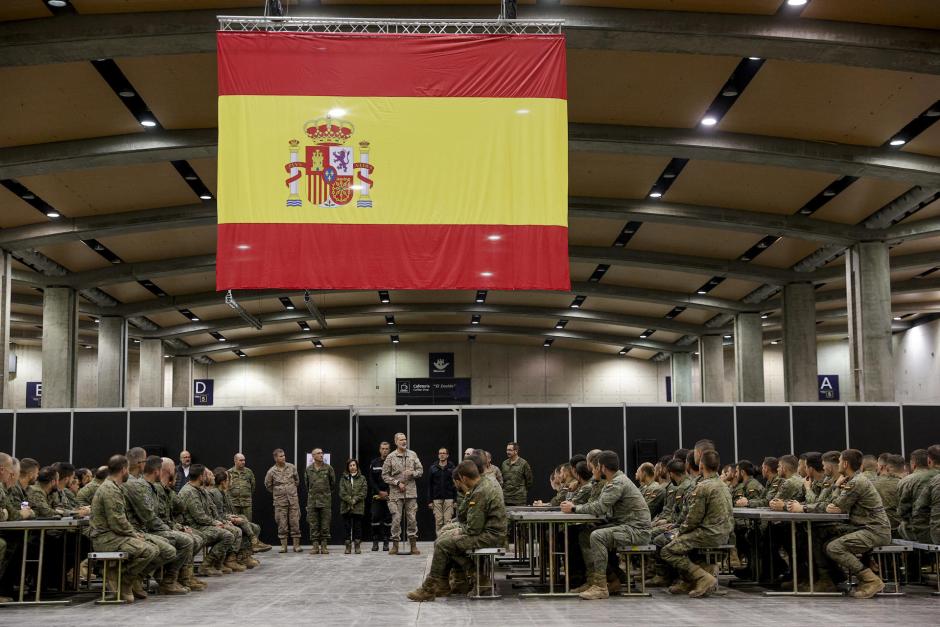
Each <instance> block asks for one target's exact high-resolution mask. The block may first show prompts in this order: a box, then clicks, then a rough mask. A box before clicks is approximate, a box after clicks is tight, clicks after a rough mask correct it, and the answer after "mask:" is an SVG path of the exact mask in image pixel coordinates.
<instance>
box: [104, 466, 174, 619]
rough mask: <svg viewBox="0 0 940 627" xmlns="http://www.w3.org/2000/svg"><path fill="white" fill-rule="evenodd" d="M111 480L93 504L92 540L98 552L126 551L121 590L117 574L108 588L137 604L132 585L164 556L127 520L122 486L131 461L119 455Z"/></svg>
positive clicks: (111, 576) (110, 574)
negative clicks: (159, 557)
mask: <svg viewBox="0 0 940 627" xmlns="http://www.w3.org/2000/svg"><path fill="white" fill-rule="evenodd" d="M108 473H109V475H108V478H107V479H105V480H104V481H103V482H102V483H101V487H99V488H98V491H97V492H95V498H94V499H93V500H92V502H91V525H90V526H91V531H90V532H89V534H88V535H89V537H90V538H91V542H92V546H93V547H94V549H95V550H96V551H106V552H109V551H124V552H126V553H127V561H126V562H124V566H123V569H124V578H123V579H122V580H121V589H120V590H118V589H117V573H116V572H115V571H114V570H113V569H112V570H109V571H108V581H107V582H106V585H108V586H109V587H110V588H111V589H112V590H115V591H116V592H117V594H118V595H119V596H120V597H121V598H122V599H123V600H124V601H125V602H127V603H133V602H134V592H133V589H132V587H131V582H132V581H133V580H135V579H138V578H139V577H140V576H141V575H142V574H143V573H145V572H148V571H149V570H150V569H151V568H152V566H153V563H154V561H155V560H156V559H157V557H158V555H159V554H160V550H159V549H157V547H156V546H154V545H153V544H152V543H150V542H148V541H147V540H146V539H145V538H144V535H143V534H142V533H140V532H138V531H136V530H135V529H134V527H133V526H132V525H131V523H130V522H129V521H128V520H127V513H126V502H125V500H124V491H123V490H121V485H122V484H123V483H124V480H125V479H126V478H127V476H128V472H127V458H126V457H124V456H123V455H115V456H113V457H112V458H111V459H109V460H108Z"/></svg>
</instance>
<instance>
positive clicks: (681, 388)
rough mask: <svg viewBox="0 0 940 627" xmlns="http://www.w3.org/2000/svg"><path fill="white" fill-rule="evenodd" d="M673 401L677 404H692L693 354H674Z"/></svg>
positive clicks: (693, 399)
mask: <svg viewBox="0 0 940 627" xmlns="http://www.w3.org/2000/svg"><path fill="white" fill-rule="evenodd" d="M672 400H673V402H676V403H691V402H694V401H696V400H698V399H695V398H692V353H673V354H672Z"/></svg>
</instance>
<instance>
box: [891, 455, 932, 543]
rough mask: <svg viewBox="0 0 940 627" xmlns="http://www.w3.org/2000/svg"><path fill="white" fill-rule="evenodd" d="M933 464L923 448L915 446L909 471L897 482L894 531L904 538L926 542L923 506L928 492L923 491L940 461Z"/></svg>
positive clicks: (927, 519)
mask: <svg viewBox="0 0 940 627" xmlns="http://www.w3.org/2000/svg"><path fill="white" fill-rule="evenodd" d="M931 448H932V447H931ZM938 453H940V448H938ZM938 457H940V454H938ZM938 462H940V460H938ZM935 464H937V465H936V466H935V465H934V464H931V463H930V455H929V454H928V452H927V451H926V450H924V449H917V450H916V451H914V452H913V453H911V474H909V475H908V476H906V477H904V478H903V479H901V481H899V482H898V519H899V521H900V522H899V523H898V533H899V534H900V535H901V537H902V538H904V539H905V540H912V541H914V542H927V541H929V539H930V511H929V509H925V505H927V504H929V498H930V496H929V494H926V495H925V493H927V486H928V485H930V481H931V480H932V479H933V478H934V477H935V476H936V475H937V474H938V473H940V463H937V462H935ZM918 503H919V505H918ZM928 507H929V506H928Z"/></svg>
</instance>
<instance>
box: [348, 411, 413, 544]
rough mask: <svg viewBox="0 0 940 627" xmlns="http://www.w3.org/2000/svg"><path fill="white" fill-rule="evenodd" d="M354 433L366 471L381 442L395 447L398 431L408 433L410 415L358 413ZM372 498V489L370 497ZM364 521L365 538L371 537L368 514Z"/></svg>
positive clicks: (377, 453) (359, 455)
mask: <svg viewBox="0 0 940 627" xmlns="http://www.w3.org/2000/svg"><path fill="white" fill-rule="evenodd" d="M353 428H354V434H355V437H356V451H357V453H356V457H357V458H358V459H361V460H363V466H364V468H365V469H366V472H368V471H369V462H371V461H372V459H373V458H376V457H378V455H379V444H380V443H382V442H388V443H389V445H390V447H391V448H392V449H394V448H395V442H394V436H395V434H396V433H399V432H401V433H405V434H407V433H408V416H407V415H405V414H394V413H391V414H358V415H357V416H356V417H355V421H354V425H353ZM368 498H370V499H371V498H372V491H371V490H370V491H369V497H368ZM366 518H367V519H366V520H365V521H363V526H364V527H366V528H364V529H363V530H362V536H363V539H371V527H369V520H368V516H367V517H366Z"/></svg>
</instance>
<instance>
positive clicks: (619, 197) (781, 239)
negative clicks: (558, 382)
mask: <svg viewBox="0 0 940 627" xmlns="http://www.w3.org/2000/svg"><path fill="white" fill-rule="evenodd" d="M261 4H262V3H261V0H126V1H122V2H113V1H110V0H72V2H71V7H69V8H68V9H67V10H64V11H52V10H50V9H48V8H47V7H46V6H45V4H44V3H43V2H41V1H40V0H7V1H5V2H3V3H0V84H2V85H4V95H3V97H0V118H2V119H3V120H4V124H3V126H2V128H0V180H2V181H4V185H5V186H4V187H0V247H2V248H6V249H8V250H10V251H12V252H13V253H14V258H15V259H17V260H18V261H16V262H14V268H15V270H16V278H17V279H18V282H17V284H16V289H15V293H14V299H13V300H14V312H16V313H17V315H18V316H21V318H20V319H19V321H15V322H14V325H13V335H14V337H19V338H20V340H19V341H23V342H30V343H31V342H35V341H36V340H35V336H36V333H37V332H38V331H39V328H41V294H40V293H39V291H37V288H41V287H42V286H43V285H47V284H50V281H52V279H51V278H50V276H49V274H50V272H49V271H48V270H46V271H44V272H45V276H44V275H43V274H42V273H40V272H37V270H36V269H35V268H36V267H37V266H36V263H35V262H36V260H37V259H39V260H40V261H42V260H43V259H45V260H48V262H49V264H57V265H50V266H49V267H54V268H57V269H56V271H55V272H53V273H52V274H54V275H56V276H55V279H54V282H55V284H57V285H58V284H68V285H74V286H76V287H78V288H81V289H96V290H97V291H98V293H99V294H100V296H99V297H97V300H96V302H90V301H87V300H83V302H82V312H83V320H84V322H85V325H84V326H83V328H82V333H83V334H84V335H83V338H82V340H83V343H87V344H88V345H93V343H94V326H93V323H92V318H94V317H98V316H102V315H109V314H111V315H124V316H129V317H130V316H135V317H138V318H141V317H145V318H146V319H147V320H149V323H152V324H146V325H144V326H146V327H147V329H146V330H145V329H144V328H141V327H137V328H134V329H132V334H133V335H135V336H136V337H163V338H173V339H174V340H175V346H176V348H174V349H173V350H172V351H169V352H174V353H178V354H191V355H194V356H195V355H209V356H211V358H212V359H215V360H227V359H237V358H238V357H237V356H236V354H235V353H234V351H235V350H240V349H243V350H244V352H245V353H247V354H248V355H249V356H253V355H261V354H270V353H272V352H280V351H287V350H298V349H305V350H316V349H314V347H313V345H312V343H311V341H310V340H311V339H312V338H314V337H316V338H322V342H323V344H324V346H326V347H327V349H329V348H330V347H331V346H344V345H350V344H362V343H366V344H367V343H376V342H388V341H389V340H388V336H389V335H390V334H391V333H392V332H393V331H392V329H394V330H395V331H394V332H397V333H398V334H399V335H400V337H401V341H402V342H405V343H407V342H409V341H416V340H417V341H425V340H435V339H437V340H440V339H449V340H452V339H465V338H466V337H467V335H468V334H473V335H478V336H479V338H480V341H499V342H514V343H520V344H533V343H535V344H537V343H538V342H540V341H541V340H540V339H539V338H542V339H544V338H555V339H557V340H558V341H557V342H556V343H555V344H554V347H556V348H557V347H578V348H581V349H583V350H591V351H601V352H607V353H611V354H616V353H617V352H618V351H619V350H621V349H622V348H625V347H629V348H630V351H629V356H631V357H636V358H641V359H649V358H651V357H653V356H655V355H656V354H658V353H660V352H670V351H676V350H679V351H687V350H690V346H694V345H693V344H690V343H689V341H688V339H689V338H692V337H695V336H696V335H700V334H702V333H706V332H708V333H720V332H723V331H724V330H726V329H727V324H726V323H725V322H724V319H723V318H720V317H719V316H726V315H727V314H733V313H735V312H739V311H759V312H762V313H768V314H770V316H769V318H768V320H767V321H766V322H767V325H768V329H767V331H768V334H772V333H774V332H775V330H776V329H777V328H778V327H779V315H778V309H779V302H777V301H776V300H775V296H774V290H773V288H772V287H767V286H779V285H780V284H782V283H785V282H787V281H792V280H807V281H813V282H815V283H818V284H823V283H824V284H825V285H823V286H821V287H820V288H819V290H818V296H819V303H818V305H817V306H818V309H819V311H820V316H821V317H820V319H823V317H825V319H826V323H825V324H823V325H821V327H823V328H825V330H826V332H827V333H828V332H835V331H833V329H835V328H837V327H838V325H840V324H841V325H843V326H844V306H845V305H844V287H843V286H844V277H843V276H842V258H841V257H835V254H837V253H838V251H840V250H842V249H844V248H845V247H846V246H850V245H851V244H853V243H854V242H857V241H864V240H871V239H886V240H888V241H890V242H892V243H893V244H894V247H893V249H892V262H893V264H894V267H893V272H892V283H893V285H892V291H893V299H894V310H895V315H896V316H902V315H903V316H904V320H903V321H899V323H898V324H897V325H896V328H897V329H903V328H907V327H909V326H910V324H911V323H913V322H915V321H916V320H918V319H920V318H923V317H924V316H934V315H936V314H937V313H938V312H940V285H938V284H937V279H935V278H934V276H932V275H930V271H931V270H932V268H934V267H940V201H936V200H931V198H932V194H934V193H936V192H937V191H938V190H940V124H933V125H932V126H931V125H930V124H929V122H930V121H932V120H933V119H935V118H933V117H931V118H930V120H927V119H926V118H922V119H921V125H920V127H918V129H919V131H920V132H919V134H918V135H917V136H916V137H913V138H911V141H909V142H908V143H907V144H906V145H905V146H903V147H890V146H888V145H887V143H888V142H889V140H891V139H892V138H894V137H895V136H896V135H897V134H898V133H899V132H900V131H901V130H902V129H904V128H905V127H907V126H908V125H909V124H911V123H912V122H915V121H916V120H917V119H918V118H919V116H921V115H922V114H924V113H925V112H926V111H928V110H931V109H936V108H938V107H940V32H938V31H940V4H938V3H937V2H935V1H934V0H894V1H893V2H891V3H890V8H887V6H886V5H887V4H888V3H884V2H882V1H880V0H811V1H810V2H809V4H808V5H807V6H806V7H804V8H802V9H798V10H797V9H793V8H791V7H788V6H786V4H785V2H784V0H710V1H709V2H701V1H699V0H562V2H561V3H560V5H552V6H543V5H542V4H541V3H540V4H538V5H536V3H535V2H534V1H532V2H522V3H520V5H521V6H520V8H519V17H520V18H522V19H525V18H535V17H562V18H564V19H565V20H566V32H567V37H568V48H569V50H568V67H569V77H568V82H569V84H568V88H569V101H568V109H569V110H568V113H569V120H570V122H571V126H570V129H569V134H570V142H569V149H570V154H569V164H570V165H569V189H570V193H571V198H570V200H569V242H570V245H571V274H572V280H573V281H574V284H573V286H572V291H571V292H570V293H545V292H490V293H488V294H487V295H486V300H485V303H476V302H474V300H475V296H476V294H475V293H474V292H461V291H457V292H407V291H398V292H392V293H391V303H388V304H383V303H380V302H379V298H378V294H377V293H376V292H372V291H368V292H364V291H359V292H349V291H341V292H332V293H322V292H317V293H315V294H314V296H313V299H314V302H315V303H316V305H317V307H318V308H320V310H321V311H323V312H324V314H325V315H326V317H327V320H328V323H329V326H328V328H327V329H320V328H319V325H318V324H317V323H316V322H314V321H313V318H312V316H310V315H308V314H307V312H306V309H305V308H304V307H303V303H302V296H303V295H302V293H298V292H277V293H274V292H260V293H257V292H251V293H248V292H246V293H243V294H236V297H237V298H238V300H239V302H240V303H242V304H243V305H244V307H245V309H246V310H247V311H249V312H250V313H251V314H252V315H256V316H259V317H261V318H262V319H263V320H264V326H263V328H262V329H261V330H260V331H259V330H255V329H253V328H250V327H249V326H247V325H246V324H245V323H244V322H243V321H242V320H241V319H240V318H238V317H237V316H235V315H234V312H233V311H232V310H231V309H230V308H229V307H227V306H225V305H224V304H223V302H222V301H223V295H222V294H220V293H216V292H214V288H215V278H214V255H215V229H214V226H213V225H214V223H215V203H214V200H208V201H202V200H200V199H199V197H198V194H197V192H196V191H195V189H196V188H195V187H193V183H192V181H187V180H185V179H184V177H183V175H182V174H181V171H180V170H179V169H178V167H174V165H173V164H172V163H171V161H176V162H179V161H185V162H186V164H188V167H189V168H191V171H192V172H193V173H194V174H195V175H196V176H197V177H198V184H199V185H203V186H204V189H205V190H206V191H207V192H208V193H209V194H211V195H212V196H214V195H215V194H216V192H217V189H216V157H215V152H216V130H215V126H216V98H217V93H216V91H217V85H216V70H215V63H216V61H215V38H214V30H215V16H216V15H217V14H257V13H258V12H259V7H260V6H261ZM293 4H295V5H296V3H293ZM495 10H496V3H495V2H459V1H458V2H448V3H442V2H440V1H436V2H434V3H433V4H432V3H431V2H404V1H399V0H396V1H395V2H394V3H379V4H374V3H369V4H360V3H359V2H353V1H347V0H332V1H331V2H329V3H324V4H323V6H308V5H304V6H294V7H293V8H292V9H291V11H292V13H293V14H297V15H308V14H315V15H322V16H326V17H329V16H353V17H355V16H369V17H405V18H418V17H430V18H435V17H437V18H446V17H451V18H456V17H464V18H480V17H488V18H489V17H493V16H494V15H495ZM747 57H760V58H761V60H760V61H756V62H752V63H759V69H758V70H757V71H756V72H753V75H752V76H751V77H750V81H749V82H747V83H746V84H744V85H739V86H738V88H737V91H738V92H739V93H738V95H737V96H736V98H735V99H734V102H733V104H732V106H731V107H730V109H728V111H727V113H726V114H725V115H724V116H723V117H722V118H721V119H720V121H719V123H718V124H717V125H716V126H715V127H713V128H710V129H706V128H704V127H702V126H701V125H700V124H699V122H700V120H701V119H702V117H703V116H704V115H705V114H706V112H707V111H709V109H710V107H711V106H712V103H713V101H715V100H716V98H719V97H720V94H721V93H722V92H726V91H728V87H729V85H731V86H734V85H735V82H736V81H739V80H740V76H741V73H742V72H745V73H746V72H750V70H749V69H748V65H747V63H748V59H747ZM98 59H110V60H112V61H113V63H114V65H115V67H116V68H117V69H118V70H119V71H120V72H121V73H123V75H124V77H126V79H127V81H128V83H129V85H130V86H132V88H133V90H134V92H135V93H136V94H138V95H139V97H140V98H142V100H143V102H144V103H145V104H146V106H147V107H148V108H149V110H150V111H152V112H153V114H154V116H155V117H156V118H157V119H158V120H159V122H160V124H161V126H162V129H159V130H148V129H146V128H144V127H142V126H141V125H140V124H139V123H138V122H137V120H136V119H135V117H134V116H133V115H132V114H131V113H130V111H129V110H128V108H127V107H126V106H125V103H124V101H123V100H122V98H121V97H120V96H118V95H117V94H116V93H115V92H114V91H113V90H112V89H111V87H110V86H109V85H108V83H107V82H106V81H105V80H104V78H103V77H102V75H101V73H99V71H98V70H96V67H95V65H94V64H93V63H92V62H93V61H96V60H98ZM96 62H97V61H96ZM755 67H756V66H755ZM752 69H753V68H752ZM937 112H938V113H940V109H938V110H937ZM915 126H916V124H915ZM677 160H679V161H677ZM677 166H678V168H679V170H680V171H679V173H678V176H676V177H675V178H672V179H669V180H668V183H669V187H668V190H667V191H666V193H665V194H664V196H663V197H662V198H661V199H658V200H653V199H650V198H649V197H648V195H649V193H650V192H651V191H652V190H653V189H654V186H656V185H658V184H662V183H663V182H664V180H665V179H662V178H660V177H661V175H662V174H663V173H664V171H666V170H667V169H668V168H673V169H675V168H676V167H677ZM7 183H10V184H7ZM17 186H20V187H17ZM18 189H26V190H28V192H29V193H31V194H33V195H34V196H35V197H38V198H39V199H41V200H42V201H44V202H45V203H47V205H45V206H46V207H51V208H54V209H55V211H57V212H59V213H60V214H61V217H59V218H55V219H50V218H48V217H46V216H45V215H44V213H43V211H41V210H40V209H38V208H37V205H36V202H32V204H31V202H30V200H24V199H23V198H21V197H20V196H19V195H17V191H16V190H18ZM912 189H913V190H914V192H912V193H908V192H910V190H912ZM825 190H830V191H833V192H834V193H832V194H831V195H824V191H825ZM905 194H907V195H906V196H904V195H905ZM902 196H903V199H902V200H901V201H898V202H895V200H896V199H898V198H899V197H902ZM32 200H35V199H32ZM885 207H889V209H884V211H883V212H882V215H884V212H887V211H890V212H891V216H893V217H894V219H893V220H891V219H889V220H887V221H882V222H879V223H877V224H876V223H875V222H874V221H872V220H870V219H869V218H870V216H872V215H873V214H876V213H877V212H879V211H880V210H883V208H885ZM801 210H803V212H802V213H801ZM907 211H912V213H910V215H905V213H906V212H907ZM889 217H890V216H889ZM866 220H867V222H866ZM628 231H630V232H628ZM624 244H625V245H624ZM761 244H763V245H764V246H763V247H760V245H761ZM96 246H98V247H100V249H96ZM820 249H823V250H825V251H826V252H825V253H820V252H817V251H819V250H820ZM814 254H815V255H816V256H822V257H825V259H824V260H823V261H824V262H825V263H818V264H816V266H818V267H819V269H818V270H816V271H815V272H806V271H805V270H806V268H805V267H803V266H805V265H806V264H805V263H804V264H803V265H801V266H800V271H797V269H795V266H797V264H800V262H801V261H802V260H804V259H806V258H807V257H810V256H811V255H814ZM37 255H41V257H37ZM108 255H111V257H109V256H108ZM115 257H116V258H117V259H118V261H117V262H116V261H115ZM832 257H835V258H834V260H832V261H829V259H830V258H832ZM30 260H31V261H30ZM21 261H22V262H24V263H21ZM26 262H29V263H28V264H27V263H26ZM43 263H45V262H43ZM598 264H602V265H603V266H608V268H607V270H606V272H605V273H603V276H602V277H601V278H600V279H599V280H596V281H595V280H593V279H592V275H594V274H595V273H596V270H597V269H598ZM43 267H46V266H45V265H43ZM63 272H64V273H65V274H63ZM919 276H921V277H926V278H918V277H919ZM594 278H596V277H594ZM716 278H717V279H719V280H718V281H717V282H715V281H714V279H716ZM710 280H711V281H712V282H714V285H709V283H708V282H709V281H710ZM703 288H705V289H704V290H703ZM702 291H704V292H706V293H699V292H702ZM579 295H580V296H584V297H585V299H584V301H583V304H582V305H581V307H580V308H578V309H572V308H571V307H570V305H571V304H572V300H573V299H574V298H575V297H576V296H579ZM279 297H289V298H290V299H291V301H290V302H291V304H292V306H293V307H295V309H293V310H287V309H286V308H285V305H284V303H283V302H282V301H280V300H279ZM102 299H105V300H102ZM112 301H113V302H112ZM102 303H106V304H102ZM181 310H183V311H181ZM824 311H825V312H826V313H825V314H823V313H822V312H824ZM474 314H479V315H481V317H482V321H481V324H479V325H471V324H470V322H471V316H472V315H474ZM386 315H393V316H394V317H395V325H394V326H391V325H387V324H386V318H385V316H386ZM193 317H196V318H198V320H197V321H194V320H193ZM560 320H566V321H567V322H566V324H565V325H564V327H563V328H560V329H559V328H556V326H557V324H558V322H559V321H560ZM299 322H306V323H308V324H309V327H310V328H311V331H310V332H307V331H304V330H302V328H301V327H300V326H299V325H298V323H299ZM833 325H835V326H833ZM154 328H155V329H156V330H154ZM210 333H215V334H216V335H210ZM305 334H306V335H305ZM217 336H220V337H221V338H222V339H221V340H220V339H219V337H217ZM641 336H645V337H641ZM770 337H771V336H770V335H768V338H770Z"/></svg>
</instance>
